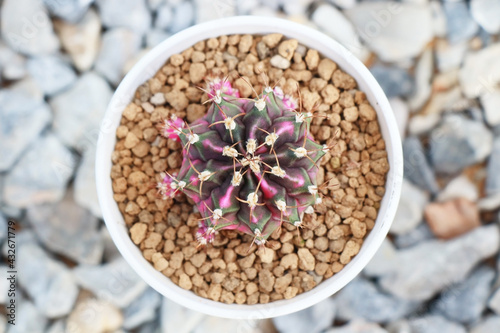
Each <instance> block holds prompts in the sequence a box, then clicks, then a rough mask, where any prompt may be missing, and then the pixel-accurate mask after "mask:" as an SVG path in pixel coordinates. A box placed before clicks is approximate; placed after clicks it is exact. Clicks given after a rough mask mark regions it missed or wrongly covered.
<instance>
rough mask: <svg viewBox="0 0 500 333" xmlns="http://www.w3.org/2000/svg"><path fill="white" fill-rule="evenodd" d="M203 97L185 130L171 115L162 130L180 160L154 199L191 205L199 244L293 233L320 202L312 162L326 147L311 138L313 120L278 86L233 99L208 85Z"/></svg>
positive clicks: (223, 85) (221, 84) (217, 83)
mask: <svg viewBox="0 0 500 333" xmlns="http://www.w3.org/2000/svg"><path fill="white" fill-rule="evenodd" d="M206 92H207V94H208V98H209V102H210V103H211V105H210V107H209V109H208V111H207V113H206V115H205V116H204V117H203V118H201V119H198V120H196V121H194V122H193V123H191V124H189V125H188V124H185V123H184V122H183V121H182V120H181V119H179V118H176V117H175V116H174V117H173V118H171V119H169V120H165V122H164V123H163V124H162V126H161V128H162V134H163V135H164V136H165V137H168V138H171V139H175V140H180V142H181V143H182V145H183V162H182V166H181V168H180V171H179V173H178V174H177V175H171V174H168V173H164V174H162V181H161V182H159V183H158V191H159V193H160V194H161V195H162V196H163V198H168V197H173V196H175V195H177V194H178V193H180V192H183V193H184V194H185V195H186V196H188V197H189V198H191V199H192V200H193V201H194V202H195V203H196V205H197V207H198V210H199V212H200V214H201V219H200V222H199V230H198V232H197V235H196V236H197V239H198V241H199V242H200V244H207V243H210V242H212V241H213V239H214V236H215V233H216V232H217V231H219V230H223V229H226V230H238V231H240V232H243V233H246V234H249V235H252V236H253V239H254V241H255V243H256V244H258V245H262V244H264V243H265V242H266V240H267V238H268V237H269V236H270V235H271V234H272V233H273V232H274V231H275V230H276V229H278V228H280V227H281V225H282V223H290V224H292V225H294V226H297V227H299V226H300V225H301V224H302V217H303V215H304V212H306V213H307V212H309V211H312V210H313V209H312V206H313V205H314V204H316V203H318V202H320V201H321V198H320V197H319V195H320V191H319V189H318V185H317V182H316V174H317V171H318V167H317V164H318V162H319V160H320V159H321V158H322V157H323V156H324V155H325V153H326V151H327V150H328V149H329V148H328V147H325V146H323V145H320V144H318V143H316V142H315V141H314V139H313V137H312V136H311V134H310V131H309V127H310V124H311V119H312V117H313V115H312V114H311V113H308V112H302V111H301V110H297V103H296V102H295V100H294V99H293V97H291V96H288V95H284V94H283V92H282V90H281V89H280V88H279V87H276V88H274V89H273V88H271V87H267V88H265V89H264V91H263V92H262V94H260V95H259V96H258V97H256V98H255V99H248V98H239V92H238V91H237V90H235V89H233V88H232V87H231V84H230V83H229V82H228V81H227V80H222V79H214V80H212V81H210V82H208V83H207V90H206Z"/></svg>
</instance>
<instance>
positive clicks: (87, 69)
mask: <svg viewBox="0 0 500 333" xmlns="http://www.w3.org/2000/svg"><path fill="white" fill-rule="evenodd" d="M0 6H1V11H0V29H1V37H2V40H1V41H0V85H1V89H0V210H1V213H0V245H2V251H1V252H2V254H1V256H2V260H1V261H2V263H1V264H0V271H2V275H1V279H2V283H1V284H0V304H5V303H6V302H7V290H6V288H7V283H5V282H4V281H6V280H5V274H6V271H7V266H6V265H5V255H6V250H7V246H6V242H5V239H6V230H7V226H6V225H7V221H8V219H9V218H14V219H15V220H16V221H17V227H18V229H19V230H18V232H17V235H16V242H17V248H18V249H19V251H18V252H17V265H18V271H19V276H18V277H19V281H18V282H19V287H18V295H17V301H18V309H17V324H16V326H10V325H7V324H6V317H5V312H4V310H3V309H2V310H0V332H9V333H16V332H19V333H20V332H26V333H37V332H50V333H59V332H71V333H79V332H82V333H86V332H139V333H146V332H186V333H188V332H196V333H198V332H204V333H206V332H218V333H219V332H245V333H246V332H252V333H253V332H286V333H295V332H297V333H298V332H310V333H319V332H328V333H340V332H342V333H348V332H370V333H371V332H375V333H379V332H380V333H381V332H391V333H393V332H394V333H395V332H400V333H424V332H425V333H433V332H436V333H437V332H439V333H448V332H449V333H457V332H458V333H461V332H474V333H498V332H499V331H500V289H499V287H500V258H499V256H498V252H499V247H500V241H499V235H500V234H499V228H498V226H499V225H498V210H499V208H500V43H499V32H500V0H472V1H470V3H469V2H465V1H451V0H450V1H445V2H438V1H431V0H405V1H400V2H384V1H357V0H329V1H313V0H297V1H290V0H289V1H285V0H262V1H260V0H216V1H209V0H192V1H182V0H95V1H94V0H3V1H2V0H0ZM238 14H241V15H242V14H251V15H265V16H278V17H285V18H288V19H290V20H293V21H297V22H300V23H303V24H305V25H309V26H314V27H317V28H318V29H320V30H322V31H324V32H326V33H327V34H329V35H330V36H332V37H333V38H335V39H337V40H338V41H340V42H341V43H342V44H344V45H345V46H346V47H347V48H349V49H350V50H351V51H352V52H353V53H354V54H355V55H356V56H358V57H359V58H361V59H362V60H363V61H364V62H365V63H366V64H367V65H369V67H370V69H371V71H372V73H373V74H374V75H375V77H376V78H377V79H378V81H379V82H380V84H381V85H382V87H383V89H384V90H385V92H386V93H387V95H388V97H389V98H390V101H391V104H392V106H393V109H394V112H395V114H396V117H397V119H398V123H399V127H400V130H401V133H402V134H401V136H402V138H403V140H404V141H403V145H404V156H405V174H404V176H405V181H404V184H403V193H402V198H401V204H400V207H399V210H398V213H397V216H396V220H395V221H394V224H393V226H392V228H391V234H390V237H389V238H388V239H387V240H386V242H385V243H384V245H383V247H382V249H381V250H380V251H379V253H377V255H376V257H375V258H374V260H373V261H372V262H371V263H370V264H369V266H368V267H367V268H366V269H365V270H364V271H363V273H362V274H361V275H360V276H359V277H358V278H356V279H355V280H354V281H353V282H352V283H350V284H349V285H348V286H347V287H346V288H344V289H343V290H342V291H341V292H339V293H338V294H337V295H335V296H334V297H331V298H329V299H327V300H326V301H324V302H323V303H320V304H318V305H316V306H314V307H312V308H309V309H307V310H304V311H302V312H300V313H296V314H293V315H290V316H286V317H281V318H275V319H273V320H264V321H254V320H252V319H251V318H249V319H248V320H241V321H238V320H223V319H219V318H216V317H210V316H206V315H203V314H200V313H196V312H193V311H190V310H187V309H184V308H182V307H180V306H179V305H177V304H175V303H173V302H171V301H169V300H167V299H165V298H162V297H160V295H159V294H157V293H156V292H155V291H154V290H152V289H151V288H149V287H148V286H147V285H146V284H145V283H144V282H143V281H142V280H141V279H140V278H139V277H138V276H137V275H136V274H135V273H134V271H133V270H132V269H131V268H130V267H129V266H128V265H127V263H126V262H125V261H124V259H122V257H121V256H120V254H119V253H118V252H117V250H116V249H115V247H114V245H113V243H112V242H111V240H110V237H109V234H108V232H107V230H106V228H105V227H104V224H103V222H102V218H101V213H100V209H99V205H98V202H97V198H96V190H95V181H94V170H93V168H94V153H95V144H96V140H97V137H98V134H99V126H100V120H101V117H102V115H103V113H104V111H105V109H106V105H107V103H108V101H109V99H110V97H111V95H112V93H113V89H114V88H115V87H116V85H117V84H118V83H119V82H120V80H121V78H122V77H123V75H124V73H126V72H127V71H128V70H129V69H130V68H131V66H132V65H133V64H134V63H135V62H136V61H137V60H138V59H139V58H140V57H141V56H142V55H144V53H145V52H147V50H148V49H150V48H151V47H153V46H155V45H156V44H158V43H159V42H161V41H162V40H163V39H165V38H167V37H168V36H170V35H172V34H174V33H176V32H177V31H180V30H182V29H184V28H186V27H188V26H190V25H192V24H195V23H199V22H204V21H208V20H212V19H216V18H220V17H224V16H231V15H238ZM2 243H3V244H2Z"/></svg>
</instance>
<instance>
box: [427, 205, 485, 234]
mask: <svg viewBox="0 0 500 333" xmlns="http://www.w3.org/2000/svg"><path fill="white" fill-rule="evenodd" d="M424 216H425V219H426V220H427V224H429V227H430V228H431V230H432V232H433V233H434V234H435V235H436V236H437V237H439V238H442V239H449V238H454V237H457V236H460V235H462V234H464V233H466V232H468V231H470V230H472V229H474V228H477V227H479V226H480V225H481V222H480V220H479V210H478V208H477V206H476V204H475V203H474V202H472V201H469V200H467V199H464V198H458V199H454V200H450V201H447V202H444V203H438V202H435V203H430V204H429V205H427V207H426V208H425V211H424Z"/></svg>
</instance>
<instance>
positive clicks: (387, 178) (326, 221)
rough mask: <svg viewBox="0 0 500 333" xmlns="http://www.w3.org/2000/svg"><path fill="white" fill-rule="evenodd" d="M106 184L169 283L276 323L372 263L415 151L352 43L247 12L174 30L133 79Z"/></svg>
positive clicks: (108, 197)
mask: <svg viewBox="0 0 500 333" xmlns="http://www.w3.org/2000/svg"><path fill="white" fill-rule="evenodd" d="M228 32H230V34H231V35H230V36H227V34H228ZM243 59H244V60H243ZM218 62H219V63H220V66H219V65H218ZM231 62H233V63H232V64H231ZM266 66H267V67H266ZM207 67H208V68H207ZM224 71H226V72H224ZM237 71H238V72H239V73H236V72H237ZM246 73H248V75H245V74H246ZM255 73H258V74H256V75H253V74H255ZM242 74H243V75H242ZM282 77H284V78H285V80H281V78H282ZM152 78H153V79H154V81H151V80H152ZM203 79H205V81H206V85H205V84H204V83H203V81H202V80H203ZM157 81H159V82H160V84H158V82H157ZM231 81H232V82H231ZM252 81H253V82H252ZM271 81H273V82H274V83H271ZM145 82H146V84H145ZM280 82H281V83H280ZM197 87H198V88H199V87H201V88H202V89H203V90H204V92H202V91H200V92H198V91H197ZM181 91H182V93H179V92H181ZM325 101H327V102H326V103H325ZM328 101H329V102H328ZM162 116H163V117H162ZM153 125H154V126H156V128H154V127H153ZM320 166H322V167H320ZM159 169H168V170H170V172H169V171H168V170H166V171H165V170H163V171H165V172H163V173H160V172H157V171H159ZM172 170H175V171H176V172H175V173H174V172H172ZM96 178H97V179H96V181H97V186H98V194H99V201H100V203H101V207H102V209H103V216H104V220H105V222H106V225H107V227H108V229H109V231H110V234H111V236H112V238H113V240H114V242H115V243H116V245H117V247H118V249H119V250H120V252H121V253H122V254H123V256H124V257H125V258H126V259H127V261H128V262H129V263H130V265H131V266H132V267H133V268H134V269H135V270H136V271H137V273H138V274H139V275H140V276H141V277H142V278H144V280H145V281H146V282H148V283H149V284H150V285H151V286H152V287H153V288H155V289H156V290H157V291H159V292H160V293H161V294H163V295H164V296H166V297H169V298H171V299H172V300H174V301H176V302H178V303H180V304H182V305H184V306H186V307H189V308H192V309H195V310H198V311H201V312H204V313H207V314H211V315H217V316H222V317H229V318H265V317H273V316H279V315H284V314H288V313H291V312H295V311H298V310H301V309H303V308H306V307H308V306H311V305H313V304H315V303H317V302H319V301H321V300H323V299H324V298H326V297H328V296H330V295H332V294H333V293H335V292H336V291H338V290H339V289H341V288H342V287H343V286H345V285H346V284H347V283H348V282H349V281H350V280H352V279H353V278H354V277H355V276H356V275H357V274H358V273H359V272H360V271H361V269H362V268H363V267H364V266H365V265H366V264H367V263H368V261H369V260H370V259H371V257H372V256H373V255H374V253H375V252H376V250H377V249H378V247H379V246H380V245H381V243H382V241H383V239H384V238H385V236H386V235H387V232H388V230H389V227H390V225H391V222H392V219H393V218H394V215H395V212H396V208H397V204H398V200H399V195H400V190H401V182H402V150H401V143H400V136H399V134H398V130H397V126H396V123H395V120H394V116H393V114H392V111H391V109H390V106H389V103H388V101H387V99H386V97H385V95H384V93H383V92H382V90H381V88H380V87H379V85H378V84H377V82H376V81H375V79H374V78H373V77H372V75H371V74H370V73H369V71H368V70H367V69H366V68H365V67H364V65H363V64H362V63H361V62H360V61H359V60H357V59H356V58H355V57H354V56H352V55H351V54H350V53H349V52H348V51H347V50H346V49H344V48H343V47H342V46H340V45H339V44H338V43H336V42H335V41H333V40H332V39H330V38H329V37H327V36H325V35H324V34H322V33H320V32H317V31H316V30H313V29H311V28H308V27H304V26H302V25H299V24H296V23H292V22H289V21H284V20H280V19H270V18H259V17H233V18H227V19H221V20H218V21H212V22H209V23H205V24H200V25H197V26H194V27H192V28H189V29H187V30H185V31H182V32H180V33H178V34H176V35H174V36H172V37H170V38H169V39H167V40H166V41H164V42H163V43H161V44H160V45H158V46H157V47H156V48H154V49H153V50H152V51H150V52H149V53H148V54H147V55H146V56H145V57H144V58H143V59H141V60H140V61H139V62H138V63H137V64H136V65H135V66H134V68H133V69H132V70H131V71H130V72H129V73H128V74H127V76H126V77H125V78H124V80H123V81H122V83H121V84H120V86H119V87H118V89H117V91H116V92H115V95H114V97H113V99H112V101H111V103H110V105H109V108H108V110H107V112H106V115H105V119H104V122H103V126H102V130H101V133H100V137H99V141H98V147H97V161H96ZM152 179H153V180H155V183H157V187H158V188H157V189H155V188H153V187H152V186H151V180H152ZM156 192H158V193H159V194H160V198H158V197H154V196H153V193H156ZM181 192H182V193H183V194H180V193H181ZM179 194H180V195H179ZM162 199H166V200H163V201H161V200H162ZM161 202H164V203H161ZM315 208H316V210H319V213H318V215H316V214H314V211H315ZM300 227H304V228H303V231H301V230H299V228H300ZM193 230H197V232H196V233H195V232H194V231H193ZM195 244H197V245H198V246H195ZM193 291H194V292H193Z"/></svg>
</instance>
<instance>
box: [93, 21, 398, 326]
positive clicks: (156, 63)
mask: <svg viewBox="0 0 500 333" xmlns="http://www.w3.org/2000/svg"><path fill="white" fill-rule="evenodd" d="M267 33H281V34H283V35H285V36H286V37H289V38H295V39H297V40H298V41H299V43H301V44H303V45H305V46H307V47H310V48H313V49H316V50H318V51H319V52H320V53H321V54H323V55H324V56H325V57H327V58H330V59H332V60H333V61H335V62H336V63H337V64H338V65H339V66H340V68H341V69H343V70H344V71H345V72H347V73H348V74H350V75H351V76H352V77H353V78H354V79H356V81H357V83H358V86H359V89H360V90H362V91H363V92H365V93H366V96H367V98H368V100H369V101H370V103H371V104H372V106H373V107H374V108H375V110H376V111H377V115H378V120H379V123H380V128H381V131H382V135H383V137H384V139H385V142H386V149H387V153H388V159H389V164H390V171H389V173H388V175H387V183H386V193H385V196H384V198H383V200H382V202H381V206H380V210H379V213H378V217H377V220H376V223H375V227H374V228H373V230H372V231H371V232H370V234H369V235H368V236H367V237H366V239H365V241H364V243H363V246H362V247H361V250H360V251H359V253H358V255H356V256H355V257H354V258H353V260H352V261H351V262H350V263H349V264H348V265H346V266H345V267H344V269H343V270H342V271H340V272H339V273H337V274H335V275H334V276H333V277H331V278H329V279H327V280H325V281H323V282H322V283H320V284H319V285H318V286H316V287H315V288H313V289H312V290H310V291H308V292H305V293H302V294H299V295H298V296H296V297H294V298H292V299H289V300H280V301H276V302H272V303H269V304H256V305H237V304H224V303H220V302H215V301H211V300H208V299H205V298H202V297H199V296H197V295H195V294H194V293H193V292H191V291H187V290H184V289H182V288H180V287H179V286H177V285H176V284H174V283H173V282H172V281H170V279H169V278H167V277H166V276H164V275H163V274H161V273H160V272H158V271H156V270H155V269H154V268H153V266H152V265H151V264H150V263H149V262H148V261H146V259H144V257H143V256H142V253H141V251H140V250H139V248H138V247H137V246H136V245H135V244H134V243H133V242H132V240H131V239H130V236H129V233H128V230H127V227H126V225H125V222H124V220H123V217H122V215H121V213H120V211H119V210H118V205H117V204H116V202H115V201H114V200H113V189H112V186H111V178H110V173H111V154H112V153H113V150H114V147H115V143H116V136H115V132H116V128H117V127H118V126H119V124H120V119H121V116H122V112H123V110H124V109H125V107H126V106H127V105H128V104H129V103H130V101H131V100H132V97H133V95H134V94H135V91H136V89H137V87H138V86H139V85H141V84H143V83H144V82H145V81H147V80H148V79H150V78H151V77H152V76H153V75H154V74H155V73H156V72H157V70H159V69H160V68H161V67H162V66H163V65H164V64H165V62H166V60H167V59H168V58H169V57H170V56H171V55H172V54H175V53H181V52H182V51H184V50H185V49H187V48H189V47H191V46H192V45H193V44H195V43H197V42H198V41H201V40H205V39H208V38H210V37H218V36H221V35H227V34H267ZM402 176H403V157H402V148H401V140H400V136H399V133H398V126H397V124H396V120H395V118H394V115H393V113H392V110H391V107H390V106H389V102H388V101H387V98H386V96H385V94H384V92H383V91H382V89H381V88H380V86H379V85H378V83H377V82H376V81H375V79H374V78H373V76H372V75H371V73H370V72H369V71H368V69H367V68H366V67H365V66H364V65H363V64H362V63H361V62H360V61H359V60H358V59H357V58H356V57H354V56H353V55H352V54H351V53H350V52H349V51H348V50H346V49H345V48H344V47H343V46H341V45H340V44H339V43H337V42H336V41H334V40H333V39H331V38H330V37H328V36H326V35H325V34H323V33H321V32H318V31H317V30H314V29H312V28H309V27H307V26H304V25H301V24H298V23H293V22H290V21H285V20H281V19H276V18H269V17H251V16H244V17H231V18H224V19H220V20H216V21H211V22H207V23H202V24H199V25H196V26H193V27H191V28H189V29H186V30H184V31H181V32H179V33H177V34H176V35H174V36H172V37H170V38H168V39H167V40H165V41H164V42H162V43H161V44H160V45H158V46H157V47H155V48H154V49H153V50H151V51H150V52H149V53H148V54H147V55H146V56H145V57H143V58H142V59H141V60H140V61H139V62H138V63H137V64H136V65H135V66H134V67H133V68H132V70H131V71H130V72H129V73H128V74H127V76H125V78H124V79H123V81H122V82H121V84H120V86H119V87H118V88H117V90H116V92H115V94H114V96H113V98H112V100H111V102H110V105H109V107H108V109H107V111H106V115H105V118H104V121H103V123H102V126H101V132H100V135H99V141H98V144H97V157H96V181H97V191H98V195H99V202H100V205H101V208H102V213H103V216H104V220H105V222H106V225H107V227H108V230H109V232H110V234H111V237H112V238H113V241H114V242H115V244H116V246H117V247H118V249H119V250H120V252H121V254H122V255H123V256H124V257H125V259H126V260H127V261H128V263H129V264H130V265H131V266H132V267H133V269H134V270H135V271H136V272H137V273H138V274H139V275H140V276H141V277H142V278H143V279H144V280H145V281H146V282H147V283H148V284H149V285H150V286H151V287H153V288H154V289H156V290H157V291H158V292H159V293H161V294H162V295H164V296H165V297H168V298H170V299H171V300H173V301H175V302H177V303H179V304H181V305H183V306H185V307H188V308H191V309H193V310H197V311H200V312H203V313H206V314H209V315H214V316H220V317H227V318H233V319H259V318H269V317H276V316H281V315H286V314H289V313H292V312H295V311H299V310H302V309H304V308H307V307H309V306H311V305H313V304H316V303H318V302H320V301H322V300H324V299H325V298H327V297H329V296H331V295H332V294H334V293H336V292H337V291H338V290H340V289H341V288H343V287H344V286H345V285H346V284H347V283H349V281H351V280H352V279H353V278H354V277H355V276H356V275H357V274H358V273H359V272H360V271H361V270H362V269H363V267H365V266H366V264H367V263H368V261H369V260H370V259H371V258H372V257H373V255H374V254H375V252H376V251H377V250H378V248H379V247H380V245H381V243H382V241H383V240H384V238H385V237H386V235H387V232H388V231H389V227H390V226H391V223H392V220H393V219H394V216H395V213H396V208H397V206H398V201H399V197H400V192H401V183H402Z"/></svg>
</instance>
